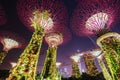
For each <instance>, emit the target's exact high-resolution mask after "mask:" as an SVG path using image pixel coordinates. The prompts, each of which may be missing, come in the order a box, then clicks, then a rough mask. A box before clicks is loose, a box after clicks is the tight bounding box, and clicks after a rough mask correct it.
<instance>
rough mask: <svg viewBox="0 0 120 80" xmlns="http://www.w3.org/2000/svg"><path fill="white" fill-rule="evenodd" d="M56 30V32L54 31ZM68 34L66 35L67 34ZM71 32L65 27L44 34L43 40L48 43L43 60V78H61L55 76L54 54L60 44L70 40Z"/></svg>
mask: <svg viewBox="0 0 120 80" xmlns="http://www.w3.org/2000/svg"><path fill="white" fill-rule="evenodd" d="M55 31H56V32H55ZM67 35H68V36H67ZM70 38H71V34H70V32H68V30H67V28H65V27H64V28H57V29H54V30H53V31H52V32H49V33H48V34H46V35H45V41H46V42H47V44H48V45H49V48H48V50H47V55H46V60H45V62H44V66H43V70H42V72H41V77H42V78H43V79H51V80H61V77H59V78H58V77H57V74H58V72H57V67H56V55H57V48H58V46H59V45H60V44H64V43H67V42H68V40H70Z"/></svg>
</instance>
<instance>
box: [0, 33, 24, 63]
mask: <svg viewBox="0 0 120 80" xmlns="http://www.w3.org/2000/svg"><path fill="white" fill-rule="evenodd" d="M0 42H1V43H2V45H3V50H2V52H1V53H0V55H1V56H0V62H1V63H2V61H3V59H4V58H5V56H6V54H7V53H8V51H10V50H11V49H13V48H24V47H25V46H26V43H25V40H24V39H23V38H22V37H20V36H19V35H17V34H16V33H13V32H9V31H1V32H0Z"/></svg>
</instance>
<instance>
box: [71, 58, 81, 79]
mask: <svg viewBox="0 0 120 80" xmlns="http://www.w3.org/2000/svg"><path fill="white" fill-rule="evenodd" d="M72 78H75V79H79V78H81V74H80V71H79V67H78V63H77V62H75V61H74V60H72Z"/></svg>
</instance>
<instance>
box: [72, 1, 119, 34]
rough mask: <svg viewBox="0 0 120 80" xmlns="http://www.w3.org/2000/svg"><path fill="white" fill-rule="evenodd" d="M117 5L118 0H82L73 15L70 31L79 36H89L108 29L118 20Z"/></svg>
mask: <svg viewBox="0 0 120 80" xmlns="http://www.w3.org/2000/svg"><path fill="white" fill-rule="evenodd" d="M119 5H120V1H118V0H117V1H116V0H109V1H106V0H91V1H88V0H82V1H81V2H79V4H78V6H77V7H76V9H75V11H74V13H73V18H72V21H71V27H72V30H73V31H74V32H75V33H76V34H77V35H79V36H89V35H93V34H98V32H99V31H100V30H103V29H109V28H110V27H112V26H113V25H115V24H116V23H117V22H118V21H119V20H120V17H119V12H120V6H119Z"/></svg>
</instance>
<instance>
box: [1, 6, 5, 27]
mask: <svg viewBox="0 0 120 80" xmlns="http://www.w3.org/2000/svg"><path fill="white" fill-rule="evenodd" d="M5 23H6V14H5V11H4V9H3V7H2V5H1V4H0V25H3V24H5Z"/></svg>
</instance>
